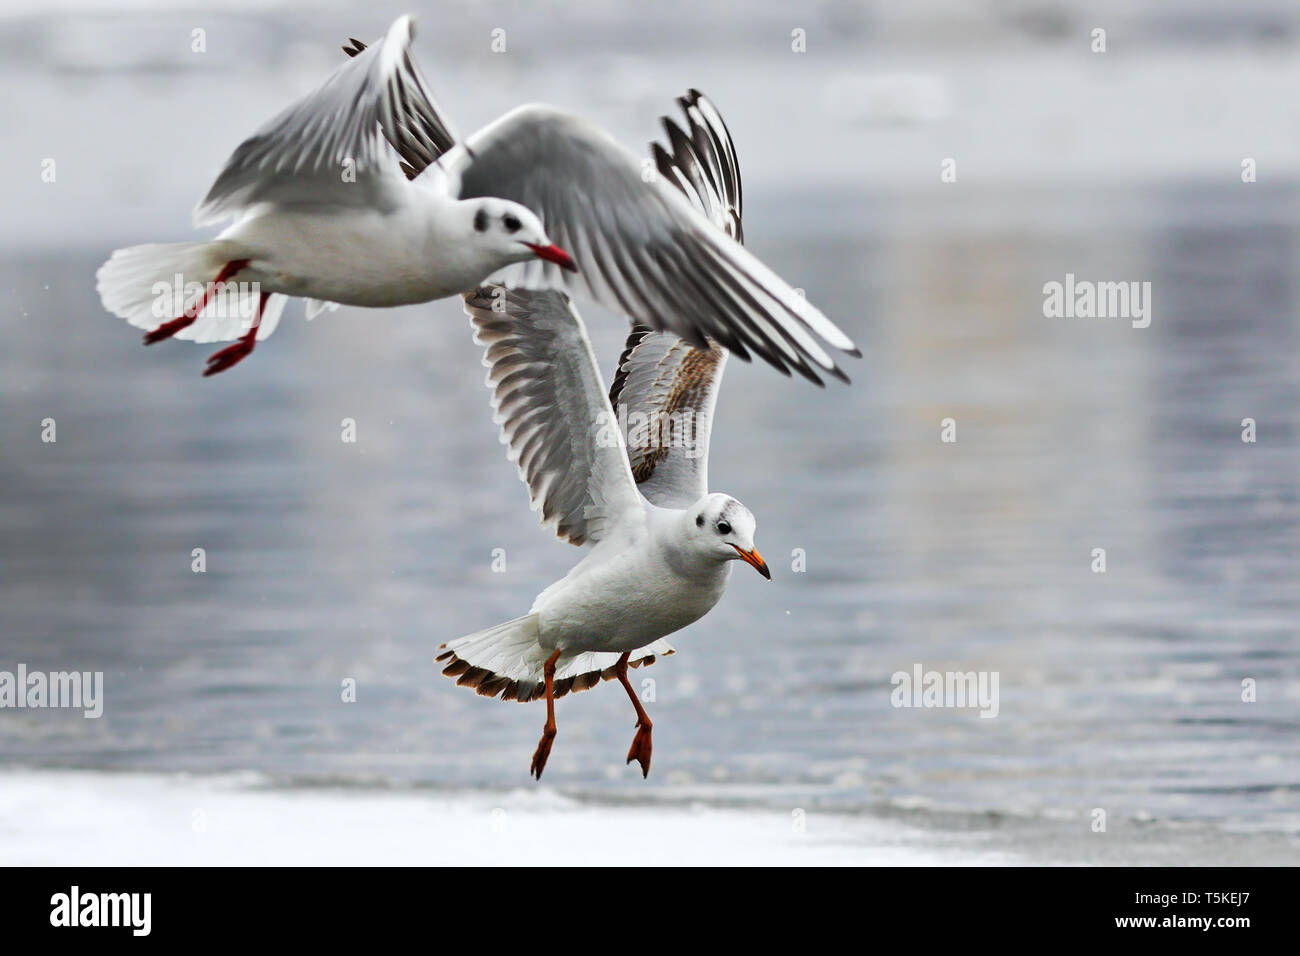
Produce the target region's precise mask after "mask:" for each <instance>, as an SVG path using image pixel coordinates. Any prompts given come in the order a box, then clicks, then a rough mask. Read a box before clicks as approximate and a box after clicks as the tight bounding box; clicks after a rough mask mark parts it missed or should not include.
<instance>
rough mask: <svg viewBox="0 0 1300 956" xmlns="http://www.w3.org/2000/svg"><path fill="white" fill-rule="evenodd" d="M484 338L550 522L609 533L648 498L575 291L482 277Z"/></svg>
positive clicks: (507, 434) (501, 407) (538, 505)
mask: <svg viewBox="0 0 1300 956" xmlns="http://www.w3.org/2000/svg"><path fill="white" fill-rule="evenodd" d="M464 298H465V311H466V313H467V314H468V315H469V317H470V319H471V321H472V322H473V324H474V338H475V341H477V342H478V343H479V344H481V345H482V346H483V347H484V350H485V351H484V357H483V364H484V365H486V366H487V367H488V376H487V384H488V386H489V387H490V388H491V389H492V407H493V410H494V412H495V416H494V417H495V420H496V422H497V423H498V424H499V425H500V426H501V440H502V442H504V443H505V444H506V445H507V446H509V449H510V458H511V460H512V461H514V462H515V463H516V464H517V465H518V467H519V477H520V478H521V479H522V480H523V482H524V484H525V485H527V486H528V494H529V498H530V501H531V504H532V507H533V510H534V511H540V512H541V515H542V526H543V527H547V526H552V527H554V528H555V533H556V535H557V536H558V537H559V538H560V539H561V540H564V541H568V542H569V543H570V544H578V545H580V544H583V543H584V542H586V541H599V540H600V539H601V538H602V537H604V536H605V534H606V533H607V532H608V531H609V529H610V528H612V527H613V526H615V525H617V524H618V523H620V522H622V521H628V520H636V518H637V517H638V516H640V515H642V514H643V513H644V512H643V504H642V499H641V496H640V494H639V493H638V492H637V490H636V483H635V482H634V481H633V480H632V472H631V470H630V469H629V467H628V461H627V452H626V450H625V449H624V443H623V436H622V433H621V431H620V430H619V428H618V422H617V420H616V419H615V418H614V416H613V413H612V412H611V411H610V407H609V401H608V399H606V397H605V386H604V382H603V381H602V379H601V377H600V370H599V369H598V368H597V366H596V357H595V355H594V354H593V353H592V349H591V342H590V341H589V340H588V338H587V331H586V329H585V328H584V327H583V324H582V320H581V319H580V318H578V314H577V313H576V312H575V311H574V310H573V308H572V307H571V305H570V304H569V297H568V296H567V295H565V294H564V293H563V292H560V291H555V290H547V291H527V290H510V289H507V288H505V287H504V286H495V285H487V286H482V287H480V288H478V289H476V290H474V291H473V292H471V293H467V294H466V295H465V297H464Z"/></svg>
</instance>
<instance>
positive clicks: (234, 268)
mask: <svg viewBox="0 0 1300 956" xmlns="http://www.w3.org/2000/svg"><path fill="white" fill-rule="evenodd" d="M252 261H253V260H251V259H231V260H230V261H229V262H227V263H226V264H225V265H224V266H222V267H221V271H220V272H218V273H217V277H216V278H215V279H213V280H212V281H211V282H210V283H208V285H207V286H205V287H204V289H203V295H201V296H199V299H198V301H197V302H195V303H194V305H192V306H190V307H189V308H188V309H184V310H182V312H181V315H180V318H177V319H172V320H171V321H170V322H164V323H163V324H162V325H160V326H158V328H156V329H154V330H153V331H152V332H146V333H145V334H144V344H145V345H153V344H154V343H155V342H161V341H162V340H163V339H169V338H171V337H172V336H173V335H175V334H176V333H177V332H179V331H181V329H187V328H189V327H190V326H191V325H193V324H194V320H195V319H197V318H198V317H199V313H200V312H202V311H203V308H204V306H206V305H207V304H208V298H209V296H211V295H212V291H213V290H214V289H215V288H216V287H217V286H219V285H221V283H223V282H225V281H226V280H227V279H229V278H230V277H231V276H233V275H234V274H235V273H236V272H238V271H239V270H240V269H242V268H244V266H246V265H248V264H249V263H250V262H252Z"/></svg>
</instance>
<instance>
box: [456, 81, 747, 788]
mask: <svg viewBox="0 0 1300 956" xmlns="http://www.w3.org/2000/svg"><path fill="white" fill-rule="evenodd" d="M679 102H680V103H681V105H682V108H683V110H684V111H685V113H686V120H687V130H685V131H683V130H682V129H681V128H680V127H678V126H677V125H676V124H675V123H673V122H672V121H671V120H665V126H666V128H667V129H668V132H669V139H670V142H671V144H672V152H671V153H670V152H668V151H666V150H663V149H662V148H658V147H656V153H655V157H656V160H657V162H658V165H659V169H660V171H661V172H662V173H663V175H664V176H665V178H666V179H667V180H668V181H669V182H672V183H674V184H676V185H678V186H679V188H680V189H681V190H682V192H683V193H685V194H686V196H687V197H688V198H689V199H690V201H691V202H692V203H693V204H694V205H695V207H696V208H698V209H699V210H700V212H701V214H702V215H705V216H707V217H708V218H709V220H710V221H711V222H712V223H713V227H714V228H718V229H719V231H720V232H725V233H727V234H730V235H732V236H734V237H737V238H738V237H739V235H740V172H739V168H738V167H737V166H736V164H735V157H734V152H732V149H731V140H730V137H729V135H728V133H727V130H726V127H725V126H724V125H723V124H722V120H721V117H720V116H718V115H717V112H716V110H714V109H713V107H712V106H711V105H710V104H709V103H708V101H707V100H706V99H704V98H703V97H702V96H700V94H698V93H695V92H692V93H691V94H689V95H688V96H687V97H684V98H683V99H682V100H680V101H679ZM709 155H712V156H727V157H730V158H729V159H728V161H727V163H726V167H725V169H724V168H723V167H722V166H714V165H711V164H710V163H708V162H707V161H706V159H705V157H706V156H709ZM465 308H466V311H467V312H468V313H469V315H470V318H471V320H472V322H473V325H474V330H475V338H476V340H477V341H478V342H479V343H480V344H481V345H483V346H484V348H485V357H484V364H485V365H487V367H488V369H489V371H488V385H489V386H490V387H491V388H492V391H493V398H492V404H493V407H494V409H495V412H496V416H495V417H496V421H497V423H498V424H499V425H500V427H501V438H502V441H503V442H504V443H505V444H507V445H508V446H509V449H510V457H511V459H512V460H513V461H514V462H515V463H516V464H517V466H518V468H519V475H520V477H521V478H522V479H523V481H524V483H525V484H526V485H527V486H528V489H529V495H530V498H531V501H532V507H533V509H534V510H535V511H540V512H541V515H542V523H543V525H544V526H551V527H553V528H554V530H555V532H556V534H557V535H558V536H559V537H560V538H561V539H562V540H564V541H568V542H569V543H571V544H575V545H584V544H590V545H591V546H592V547H591V550H590V551H589V552H588V554H587V556H586V557H585V558H584V559H583V560H582V561H580V562H578V564H577V565H576V566H575V567H574V568H573V570H571V571H570V572H569V573H568V574H567V575H565V576H564V577H563V578H561V579H560V580H559V581H556V582H555V583H554V584H552V585H551V586H550V587H548V588H547V589H546V590H544V591H543V592H542V593H541V594H540V595H538V596H537V599H536V600H535V601H534V602H533V606H532V609H531V610H530V611H529V612H528V614H526V615H524V616H523V617H519V618H516V619H515V620H512V621H507V622H506V623H504V624H499V625H497V626H496V627H491V628H488V629H487V630H484V631H480V632H478V633H476V634H470V635H468V636H466V637H461V638H459V639H457V640H453V641H449V642H447V643H446V644H444V645H442V648H441V650H442V653H441V654H439V655H438V657H437V660H438V661H439V662H441V663H443V664H445V669H444V670H443V673H444V674H446V675H447V676H449V677H454V678H456V683H457V684H460V685H463V686H466V687H469V688H472V689H474V690H476V691H477V692H478V693H479V694H482V695H484V696H487V697H497V696H500V697H501V698H502V699H504V700H516V701H522V702H528V701H532V700H537V699H541V698H544V699H545V700H546V724H545V728H544V730H543V733H542V739H541V741H540V742H539V743H538V746H537V750H536V752H535V753H534V755H533V761H532V768H531V772H532V774H533V775H534V776H536V777H538V778H540V777H541V775H542V771H543V769H544V768H545V767H546V762H547V758H548V757H549V755H550V752H551V746H552V744H553V742H554V740H555V736H556V723H555V700H556V699H557V698H560V697H563V696H564V695H565V694H567V693H568V692H570V691H580V690H586V689H588V688H590V687H594V686H595V685H596V684H597V683H599V682H600V680H601V679H602V678H603V679H605V680H612V679H615V678H617V679H618V681H619V682H620V683H621V684H622V685H623V688H624V690H626V691H627V695H628V697H629V698H630V699H631V701H632V706H633V707H634V708H635V710H636V716H637V723H636V735H635V737H634V738H633V741H632V746H631V749H630V750H629V751H628V755H627V759H628V762H629V763H630V762H632V761H633V760H635V761H636V762H637V763H638V764H639V765H640V767H641V771H642V774H643V775H645V774H649V772H650V756H651V727H652V725H651V722H650V717H649V715H648V714H647V713H646V711H645V708H644V707H643V706H642V704H641V700H640V698H639V697H638V696H637V694H636V692H635V691H634V690H633V688H632V685H631V684H630V683H629V682H628V677H627V673H628V668H629V667H638V666H641V665H644V664H652V663H654V661H655V658H656V657H659V656H662V655H666V654H671V653H673V649H672V648H671V647H670V646H669V645H668V643H667V642H666V641H665V640H664V637H665V636H666V635H668V634H671V633H673V632H674V631H677V630H680V629H681V628H684V627H686V626H687V625H689V624H691V623H693V622H694V621H697V620H699V619H700V618H701V617H703V616H704V615H705V614H707V613H708V612H709V611H710V610H711V609H712V608H713V607H714V605H715V604H717V603H718V601H719V600H720V599H721V597H722V594H723V591H724V590H725V589H726V586H727V582H728V580H729V578H730V574H731V568H732V565H733V562H736V561H744V562H745V563H746V564H748V565H750V566H751V567H752V568H754V569H755V570H756V571H758V573H759V574H761V575H762V576H763V577H764V578H767V579H768V580H771V577H772V575H771V572H770V571H769V570H768V567H767V562H765V561H764V560H763V558H762V556H761V555H760V554H759V553H758V551H757V549H756V548H755V546H754V531H755V524H756V523H755V521H754V516H753V514H751V513H750V511H749V509H748V508H746V507H745V506H744V505H742V504H741V503H740V502H739V501H737V500H736V499H735V498H732V497H730V496H729V495H723V494H716V493H713V494H711V493H709V490H708V448H709V439H710V435H711V431H712V429H711V425H712V419H713V410H714V405H715V403H716V401H717V395H718V385H719V382H720V380H721V376H722V369H723V366H724V364H725V362H726V357H727V352H726V350H724V349H723V348H721V347H720V346H719V345H718V344H717V343H710V344H709V345H708V346H707V347H706V348H703V349H698V348H695V347H693V346H691V344H690V343H689V342H687V341H685V340H683V339H682V338H679V337H678V336H677V335H675V334H673V333H672V332H656V331H654V330H652V329H650V328H647V327H644V326H642V327H637V328H634V330H633V332H632V334H631V336H630V338H629V339H628V342H627V346H626V348H625V349H624V351H623V355H622V358H621V360H620V362H619V365H618V369H617V372H616V374H615V376H614V382H613V386H612V388H611V389H610V392H609V395H608V397H607V396H606V394H605V387H604V384H603V382H602V380H601V375H600V371H599V369H598V368H597V364H596V359H595V356H594V354H593V352H592V348H591V343H590V342H589V340H588V338H587V333H586V330H585V328H584V327H583V324H582V320H581V319H580V318H579V317H578V314H577V312H575V311H574V310H573V308H572V306H571V304H570V302H569V299H568V297H567V296H566V295H565V294H564V293H562V292H559V291H528V290H519V289H514V290H511V289H506V288H504V287H502V286H484V287H482V288H480V289H478V290H477V291H475V292H473V293H471V294H467V295H466V296H465ZM616 409H617V411H616ZM624 422H626V423H627V426H626V428H627V434H625V433H624V430H623V429H624V426H623V423H624Z"/></svg>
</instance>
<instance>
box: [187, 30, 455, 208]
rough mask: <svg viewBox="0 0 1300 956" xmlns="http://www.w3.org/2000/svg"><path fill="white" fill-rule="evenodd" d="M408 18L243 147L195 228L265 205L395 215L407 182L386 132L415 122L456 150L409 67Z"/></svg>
mask: <svg viewBox="0 0 1300 956" xmlns="http://www.w3.org/2000/svg"><path fill="white" fill-rule="evenodd" d="M414 35H415V32H414V27H413V25H412V23H411V18H410V17H401V18H400V19H398V20H397V21H396V22H394V23H393V25H392V26H391V27H389V28H388V33H387V34H386V35H385V36H384V38H383V39H382V40H381V41H379V42H378V43H376V44H374V45H373V46H371V47H369V48H367V49H365V50H363V51H361V52H359V53H358V54H357V55H356V56H354V57H353V58H352V59H350V60H349V61H348V62H346V63H344V64H343V65H341V66H340V67H339V68H338V69H336V70H335V71H334V72H333V73H331V74H330V76H329V78H328V79H326V80H325V82H324V83H322V84H321V85H320V86H319V87H317V88H316V89H315V90H313V91H312V92H311V93H309V94H307V95H306V96H305V97H303V98H302V99H301V100H299V101H298V102H297V103H295V104H293V105H292V106H290V107H289V108H288V109H286V110H285V111H284V112H282V113H281V114H280V115H279V116H277V117H275V119H273V120H271V121H270V122H269V123H267V124H266V125H265V126H263V127H262V128H261V129H260V130H258V131H257V132H256V133H255V134H254V135H253V136H251V137H250V138H248V139H246V140H245V141H244V142H243V143H241V144H240V146H239V148H238V149H236V150H235V152H234V153H233V154H232V155H231V157H230V159H228V160H227V161H226V165H225V168H223V169H222V170H221V174H220V175H219V176H218V177H217V181H216V182H215V183H213V184H212V188H211V189H210V190H209V191H208V194H207V196H206V197H204V199H203V201H202V202H200V203H199V205H198V208H197V209H195V211H194V224H195V225H196V226H201V225H206V224H208V223H211V222H217V221H220V220H222V219H225V218H227V217H229V216H232V215H235V214H237V213H239V212H240V211H242V210H244V209H246V208H248V207H249V206H251V205H253V204H255V203H259V202H275V203H281V204H302V205H324V204H337V205H355V206H366V207H370V208H379V209H383V210H386V209H389V208H392V206H393V204H394V201H395V196H396V194H397V190H396V186H397V185H398V184H401V183H402V182H403V181H404V180H403V174H402V170H401V169H400V168H399V164H398V159H397V157H396V156H394V155H393V152H392V150H391V149H390V148H389V147H388V145H387V144H386V143H385V141H384V136H383V135H382V133H381V127H382V128H383V129H389V130H395V131H399V132H398V133H396V134H395V135H398V136H399V139H400V130H403V129H407V128H410V127H411V125H412V123H413V122H414V121H413V120H412V119H411V117H412V116H415V117H418V118H419V122H420V124H421V126H420V128H421V130H422V131H423V132H424V134H426V135H427V136H428V137H429V138H430V141H431V142H434V143H438V144H442V148H447V147H449V146H450V145H451V143H452V142H454V137H453V136H452V134H451V131H450V130H448V129H447V127H446V125H445V124H444V123H443V122H442V120H441V119H440V118H439V116H438V113H437V111H436V109H434V108H433V106H432V100H431V99H430V98H429V95H428V93H427V91H426V89H425V87H424V84H423V82H422V81H421V79H420V76H419V73H418V72H417V71H416V69H415V65H414V63H413V62H412V61H411V56H410V44H411V39H412V38H413V37H414Z"/></svg>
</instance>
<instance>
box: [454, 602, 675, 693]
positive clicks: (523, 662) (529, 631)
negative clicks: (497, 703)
mask: <svg viewBox="0 0 1300 956" xmlns="http://www.w3.org/2000/svg"><path fill="white" fill-rule="evenodd" d="M439 650H441V651H442V653H441V654H439V655H438V656H437V657H436V658H434V660H435V661H437V662H439V663H445V664H446V666H445V667H444V668H443V670H442V673H443V674H444V675H445V676H447V677H454V678H456V683H457V684H458V685H459V686H461V687H469V688H471V689H473V690H474V691H475V692H476V693H478V694H480V695H482V696H483V697H498V696H499V697H500V698H501V699H502V700H517V701H519V702H520V703H528V702H529V701H532V700H538V699H539V698H541V697H543V696H544V695H545V693H546V685H545V675H544V674H543V671H542V669H543V667H544V666H545V664H546V659H547V658H548V657H549V656H550V652H549V651H547V650H546V649H545V648H544V647H542V645H541V644H539V643H538V626H537V615H536V614H528V615H525V616H524V617H518V618H515V619H514V620H513V621H506V622H505V623H504V624H498V625H496V626H495V627H489V628H488V629H487V630H484V631H479V632H477V633H475V634H467V635H466V636H465V637H458V638H457V639H456V640H454V641H448V642H447V643H446V644H443V645H441V646H440V648H439ZM672 653H673V649H672V647H671V645H669V643H668V642H667V641H665V640H662V639H661V640H658V641H655V642H654V643H652V644H647V645H646V646H645V647H642V648H638V649H637V650H635V651H633V652H632V655H631V657H630V658H629V660H628V663H629V664H630V665H631V666H632V667H640V666H642V665H646V666H649V665H650V664H653V663H654V662H655V658H656V657H657V656H667V655H669V654H672ZM619 656H620V655H619V654H618V653H616V652H613V651H582V652H579V653H576V654H561V655H560V659H559V660H558V661H557V662H556V666H555V683H554V688H553V696H555V697H563V696H564V695H565V694H567V693H569V692H570V691H572V692H574V693H575V694H576V693H577V692H578V691H583V690H589V689H590V688H592V687H595V686H596V685H597V684H598V683H600V682H601V681H602V680H613V679H614V677H616V676H617V674H616V671H615V666H616V665H617V663H618V658H619Z"/></svg>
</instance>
